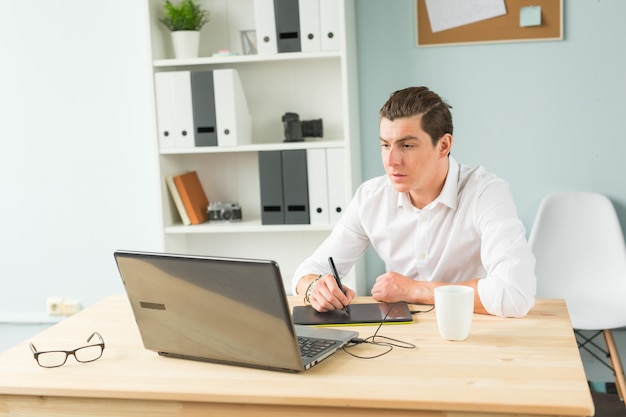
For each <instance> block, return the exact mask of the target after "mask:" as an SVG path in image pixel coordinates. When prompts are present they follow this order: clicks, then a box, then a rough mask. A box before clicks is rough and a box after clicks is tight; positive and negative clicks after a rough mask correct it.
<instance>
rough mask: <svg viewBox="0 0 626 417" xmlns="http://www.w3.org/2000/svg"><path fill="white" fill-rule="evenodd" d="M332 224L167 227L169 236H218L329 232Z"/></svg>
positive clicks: (240, 223) (245, 223) (251, 222)
mask: <svg viewBox="0 0 626 417" xmlns="http://www.w3.org/2000/svg"><path fill="white" fill-rule="evenodd" d="M332 228H333V225H330V224H318V225H317V224H272V225H268V224H261V220H260V219H253V220H243V221H237V222H206V223H201V224H197V225H191V226H184V225H182V224H177V225H173V226H167V227H165V233H167V234H216V233H276V232H329V231H331V230H332Z"/></svg>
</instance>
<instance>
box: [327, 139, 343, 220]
mask: <svg viewBox="0 0 626 417" xmlns="http://www.w3.org/2000/svg"><path fill="white" fill-rule="evenodd" d="M344 154H345V150H344V149H343V148H327V149H326V166H327V167H328V206H329V216H330V224H337V222H338V221H339V218H340V217H341V215H342V214H343V212H344V210H345V209H346V205H347V202H348V199H347V190H346V187H347V182H346V164H345V159H344Z"/></svg>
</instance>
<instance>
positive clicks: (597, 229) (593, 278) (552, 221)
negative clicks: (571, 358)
mask: <svg viewBox="0 0 626 417" xmlns="http://www.w3.org/2000/svg"><path fill="white" fill-rule="evenodd" d="M529 243H530V245H531V247H532V249H533V252H534V254H535V257H536V258H537V265H536V275H537V297H540V298H564V299H565V300H566V302H567V307H568V311H569V314H570V317H571V320H572V326H573V327H574V328H575V329H581V330H592V329H594V330H599V329H613V328H617V327H622V326H626V246H625V245H624V234H623V233H622V229H621V226H620V223H619V220H618V218H617V214H616V213H615V208H614V207H613V204H612V203H611V201H610V200H609V199H608V198H607V197H606V196H604V195H602V194H597V193H590V192H559V193H554V194H550V195H548V196H546V197H545V198H544V199H543V200H542V202H541V204H540V206H539V210H538V213H537V217H536V219H535V223H534V224H533V228H532V230H531V233H530V237H529Z"/></svg>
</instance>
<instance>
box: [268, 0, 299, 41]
mask: <svg viewBox="0 0 626 417" xmlns="http://www.w3.org/2000/svg"><path fill="white" fill-rule="evenodd" d="M274 16H275V18H276V43H277V47H278V52H300V51H301V44H300V12H299V6H298V0H274Z"/></svg>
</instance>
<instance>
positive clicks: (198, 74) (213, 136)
mask: <svg viewBox="0 0 626 417" xmlns="http://www.w3.org/2000/svg"><path fill="white" fill-rule="evenodd" d="M191 102H192V109H193V127H194V130H195V135H194V144H195V146H217V118H216V116H215V89H214V87H213V71H194V72H191Z"/></svg>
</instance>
